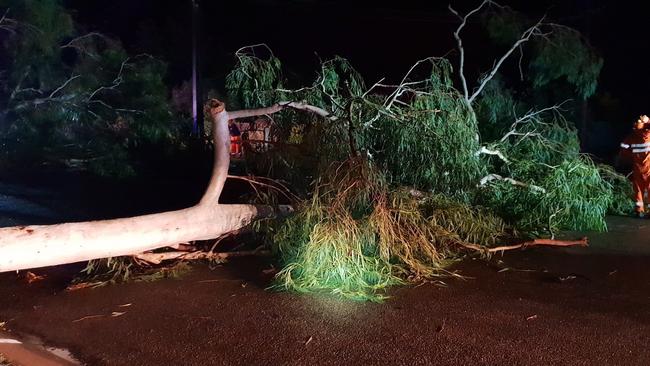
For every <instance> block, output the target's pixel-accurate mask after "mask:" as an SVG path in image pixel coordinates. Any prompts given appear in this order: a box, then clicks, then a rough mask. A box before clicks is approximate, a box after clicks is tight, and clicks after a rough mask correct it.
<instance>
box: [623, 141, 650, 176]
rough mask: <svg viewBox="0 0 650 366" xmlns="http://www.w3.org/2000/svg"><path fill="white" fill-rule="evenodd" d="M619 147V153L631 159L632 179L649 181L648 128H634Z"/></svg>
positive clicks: (649, 150) (649, 145)
mask: <svg viewBox="0 0 650 366" xmlns="http://www.w3.org/2000/svg"><path fill="white" fill-rule="evenodd" d="M621 148H622V151H621V153H622V154H621V155H623V156H624V157H628V158H630V159H631V160H632V164H633V167H632V179H633V180H642V181H644V182H648V181H650V129H648V128H643V129H638V130H634V131H633V132H632V133H631V134H630V135H629V136H628V137H627V138H626V139H625V140H623V142H622V143H621Z"/></svg>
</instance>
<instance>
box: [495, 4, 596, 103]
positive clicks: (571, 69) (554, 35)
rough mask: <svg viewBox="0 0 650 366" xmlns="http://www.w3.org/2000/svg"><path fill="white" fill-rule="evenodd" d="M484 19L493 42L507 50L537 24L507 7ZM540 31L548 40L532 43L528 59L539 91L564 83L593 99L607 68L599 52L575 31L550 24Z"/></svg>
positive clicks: (542, 24)
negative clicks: (556, 82)
mask: <svg viewBox="0 0 650 366" xmlns="http://www.w3.org/2000/svg"><path fill="white" fill-rule="evenodd" d="M483 19H484V23H485V27H486V30H487V32H488V35H489V37H490V39H491V40H492V41H493V42H495V43H496V44H497V45H500V46H504V47H511V46H512V45H513V44H514V43H515V42H516V41H517V40H518V39H520V38H521V37H522V35H523V33H524V31H525V30H526V29H528V28H529V27H532V26H534V25H535V22H536V21H537V20H532V19H530V18H528V17H527V16H525V15H524V14H522V13H519V12H516V11H513V10H512V9H510V8H507V7H504V8H498V9H495V10H493V11H491V12H488V13H486V14H485V16H484V18H483ZM538 28H539V30H540V32H542V33H544V36H543V37H532V38H531V39H530V41H529V42H530V43H532V45H533V47H532V53H531V55H529V56H528V59H529V60H528V70H529V71H530V75H531V77H530V80H531V85H532V87H533V88H535V89H538V90H539V89H542V88H544V87H546V86H549V85H550V84H551V83H552V82H554V81H561V82H563V83H566V84H568V85H569V86H571V87H572V88H573V89H574V92H575V93H576V94H577V95H578V96H579V97H581V98H583V99H586V98H588V97H590V96H592V95H593V94H594V92H595V91H596V86H597V84H598V77H599V75H600V70H601V69H602V67H603V59H602V58H601V57H600V56H599V55H598V53H597V52H596V50H595V49H594V48H593V47H592V46H591V45H590V44H589V42H588V41H587V40H586V39H585V38H584V37H583V36H582V35H581V34H580V32H578V31H576V30H575V29H573V28H569V27H566V26H563V25H558V24H554V23H546V22H541V23H540V24H538ZM520 67H522V66H521V65H520Z"/></svg>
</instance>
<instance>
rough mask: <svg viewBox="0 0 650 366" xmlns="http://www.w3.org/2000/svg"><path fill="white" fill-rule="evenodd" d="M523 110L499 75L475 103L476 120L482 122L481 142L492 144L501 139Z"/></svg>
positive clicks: (490, 82)
mask: <svg viewBox="0 0 650 366" xmlns="http://www.w3.org/2000/svg"><path fill="white" fill-rule="evenodd" d="M521 109H522V108H521V103H520V102H518V101H517V100H516V99H515V96H514V95H513V92H512V91H511V90H510V89H508V87H507V85H506V83H505V81H504V80H503V79H502V78H501V77H500V75H498V74H497V75H496V76H495V77H494V78H493V79H492V80H490V81H489V82H488V83H487V85H486V87H485V88H484V89H483V92H482V93H481V95H480V96H479V98H478V99H477V100H476V102H475V103H474V110H475V111H476V118H477V120H479V121H481V123H479V130H480V134H481V141H482V142H484V143H490V142H494V141H495V140H498V139H500V138H501V137H502V136H503V135H504V134H505V133H507V131H508V130H509V129H510V125H512V122H513V119H514V118H515V116H516V115H517V113H519V112H521Z"/></svg>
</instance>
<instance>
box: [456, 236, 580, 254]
mask: <svg viewBox="0 0 650 366" xmlns="http://www.w3.org/2000/svg"><path fill="white" fill-rule="evenodd" d="M459 244H460V245H461V246H463V247H465V248H467V249H472V250H476V251H479V252H486V253H488V254H489V253H496V252H504V251H506V250H515V249H524V248H527V247H533V246H540V245H545V246H555V247H570V246H579V247H587V246H589V240H588V239H587V238H586V237H583V238H581V239H578V240H557V239H534V240H531V241H527V242H524V243H521V244H515V245H504V246H499V247H492V248H487V247H483V246H480V245H477V244H471V243H459Z"/></svg>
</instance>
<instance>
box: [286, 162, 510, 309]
mask: <svg viewBox="0 0 650 366" xmlns="http://www.w3.org/2000/svg"><path fill="white" fill-rule="evenodd" d="M505 231H506V225H505V224H504V222H503V221H502V220H500V219H499V218H498V217H496V216H494V215H493V214H492V213H491V212H489V211H488V210H485V209H478V208H473V207H470V206H469V205H467V204H464V203H461V202H458V201H456V200H453V199H450V198H449V197H445V196H442V195H433V194H430V193H425V192H416V193H414V192H412V191H410V190H406V189H401V188H397V189H394V188H390V185H388V184H387V182H386V180H385V177H383V176H382V173H381V172H380V171H378V170H377V168H376V167H374V166H373V165H372V163H370V162H369V161H368V160H366V159H363V158H352V159H349V160H347V161H345V162H344V163H342V164H335V165H333V166H332V167H331V169H328V171H327V172H325V173H324V174H323V175H321V177H320V179H319V181H318V185H317V188H316V190H315V192H314V193H313V195H312V196H311V198H309V199H307V200H305V201H304V202H303V203H302V204H301V206H300V207H299V209H298V210H297V213H296V215H294V216H292V217H290V218H288V219H287V220H286V221H284V222H282V223H280V224H279V225H278V227H277V229H276V231H274V236H273V241H274V242H275V243H276V245H277V249H278V251H279V253H280V258H281V261H282V264H283V269H282V271H280V273H279V274H278V278H277V283H276V287H277V288H281V289H287V290H293V291H298V292H306V293H319V292H325V293H330V294H334V295H337V296H342V297H345V298H349V299H354V300H372V301H378V300H381V299H383V298H384V297H385V294H384V293H385V290H386V288H388V287H389V286H391V285H394V284H398V283H402V282H404V281H405V280H407V279H411V280H413V279H426V278H432V277H435V276H438V275H440V274H441V273H443V272H444V267H445V265H446V264H447V263H449V262H450V260H452V258H453V253H454V252H455V250H457V249H458V247H460V246H462V244H463V243H465V242H472V243H481V244H485V245H489V244H493V243H494V242H495V241H496V240H498V238H500V237H501V236H502V235H504V232H505Z"/></svg>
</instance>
